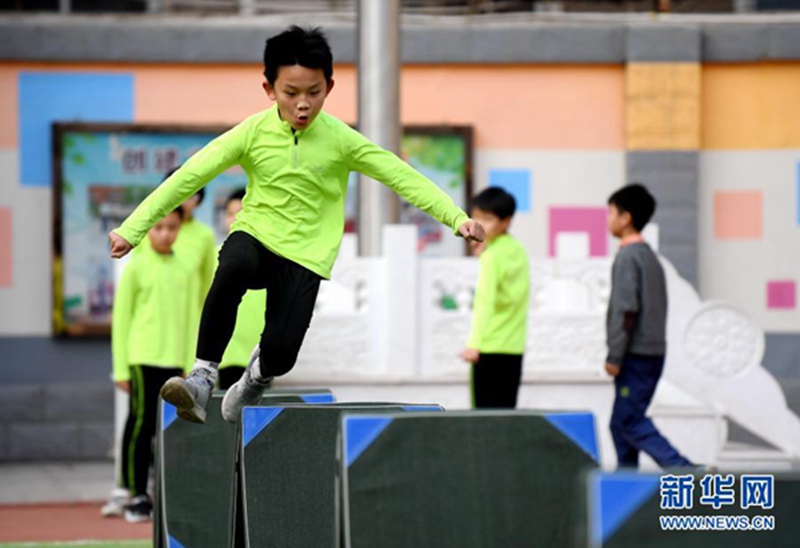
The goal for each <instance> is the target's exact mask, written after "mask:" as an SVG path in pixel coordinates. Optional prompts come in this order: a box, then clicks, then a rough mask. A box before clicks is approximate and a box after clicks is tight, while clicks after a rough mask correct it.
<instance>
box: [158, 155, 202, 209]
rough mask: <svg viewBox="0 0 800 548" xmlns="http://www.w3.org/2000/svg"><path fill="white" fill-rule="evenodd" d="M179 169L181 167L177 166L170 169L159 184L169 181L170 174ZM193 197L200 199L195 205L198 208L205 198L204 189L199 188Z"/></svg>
mask: <svg viewBox="0 0 800 548" xmlns="http://www.w3.org/2000/svg"><path fill="white" fill-rule="evenodd" d="M180 168H181V166H178V167H173V168H172V169H170V170H169V171H167V172H166V173H165V174H164V178H163V179H161V182H162V183H163V182H164V181H166V180H167V179H169V178H170V177H172V174H173V173H175V172H176V171H178V170H179V169H180ZM195 196H198V197H199V198H200V199H199V200H198V202H197V205H198V206H199V205H200V204H202V203H203V198H205V197H206V187H201V188H200V190H198V191H197V193H196V194H195ZM181 215H183V208H181Z"/></svg>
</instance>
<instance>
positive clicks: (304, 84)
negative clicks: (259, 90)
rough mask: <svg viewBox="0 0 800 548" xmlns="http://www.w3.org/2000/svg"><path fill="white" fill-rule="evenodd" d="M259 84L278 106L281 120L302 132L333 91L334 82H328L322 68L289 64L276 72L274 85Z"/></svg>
mask: <svg viewBox="0 0 800 548" xmlns="http://www.w3.org/2000/svg"><path fill="white" fill-rule="evenodd" d="M262 85H263V87H264V91H266V92H267V95H268V96H269V98H270V99H272V100H273V101H275V102H276V103H278V108H279V109H280V112H281V118H283V119H284V120H285V121H287V122H289V124H290V125H291V126H292V127H293V128H294V129H296V130H302V129H305V128H307V127H308V126H309V124H311V122H313V121H314V118H316V117H317V114H319V111H320V110H322V105H323V104H324V103H325V98H326V97H327V96H328V94H329V93H330V92H331V90H332V89H333V80H331V81H330V83H327V82H326V81H325V73H323V72H322V69H310V68H307V67H304V66H302V65H292V66H285V67H281V68H279V69H278V77H277V78H276V79H275V85H274V86H272V85H271V84H270V83H269V82H264V83H263V84H262Z"/></svg>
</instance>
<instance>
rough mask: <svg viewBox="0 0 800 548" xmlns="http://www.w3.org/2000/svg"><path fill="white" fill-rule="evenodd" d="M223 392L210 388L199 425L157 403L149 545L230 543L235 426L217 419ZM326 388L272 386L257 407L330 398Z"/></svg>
mask: <svg viewBox="0 0 800 548" xmlns="http://www.w3.org/2000/svg"><path fill="white" fill-rule="evenodd" d="M223 396H224V392H222V391H215V392H214V394H213V395H212V397H211V399H210V400H209V403H208V417H207V419H206V423H205V424H202V425H201V424H194V423H191V422H187V421H184V420H181V419H179V418H178V417H177V413H176V409H175V407H174V406H173V405H172V404H170V403H167V402H164V401H161V402H160V405H159V427H158V433H157V441H156V448H157V453H156V478H157V488H156V496H155V500H154V517H153V529H154V531H153V540H154V544H153V545H154V547H155V548H161V547H163V548H226V547H229V546H232V545H233V541H234V539H233V536H232V535H233V530H234V528H233V518H234V503H235V498H234V497H235V495H236V476H235V471H236V462H237V458H238V444H237V435H238V426H237V425H234V424H229V423H227V422H225V421H224V420H222V415H221V406H222V397H223ZM333 401H334V397H333V395H332V394H331V392H330V390H327V389H272V390H269V391H267V392H265V394H264V396H263V397H262V398H261V405H274V404H280V403H297V404H304V403H309V404H321V403H327V402H331V403H332V402H333Z"/></svg>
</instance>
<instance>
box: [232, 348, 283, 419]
mask: <svg viewBox="0 0 800 548" xmlns="http://www.w3.org/2000/svg"><path fill="white" fill-rule="evenodd" d="M259 354H260V351H259V348H258V346H256V347H255V349H254V350H253V353H252V354H251V355H250V361H249V362H248V363H247V369H245V370H244V373H242V376H241V378H240V379H239V380H238V381H236V383H234V385H233V386H231V387H230V388H229V389H228V391H227V392H225V397H224V398H222V418H223V419H224V420H225V422H230V423H232V424H236V422H237V421H238V420H239V417H240V416H241V415H242V409H243V408H245V407H247V406H248V405H256V404H257V403H258V402H259V400H260V399H261V394H263V393H264V390H266V389H267V388H269V387H270V385H271V384H272V377H268V378H263V377H261V374H260V372H261V363H260V360H259Z"/></svg>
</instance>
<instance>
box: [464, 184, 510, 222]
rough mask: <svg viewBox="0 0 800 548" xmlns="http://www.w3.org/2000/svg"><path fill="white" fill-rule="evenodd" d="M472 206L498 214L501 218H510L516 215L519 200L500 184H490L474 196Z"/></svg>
mask: <svg viewBox="0 0 800 548" xmlns="http://www.w3.org/2000/svg"><path fill="white" fill-rule="evenodd" d="M470 208H477V209H482V210H483V211H488V212H489V213H493V214H495V215H497V217H498V218H500V219H508V218H509V217H513V216H514V212H515V211H516V210H517V201H516V200H515V199H514V197H513V196H512V195H511V194H509V193H508V192H506V191H505V190H503V189H502V188H500V187H499V186H490V187H489V188H487V189H486V190H484V191H483V192H481V193H480V194H478V195H477V196H473V198H472V200H471V201H470Z"/></svg>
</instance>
